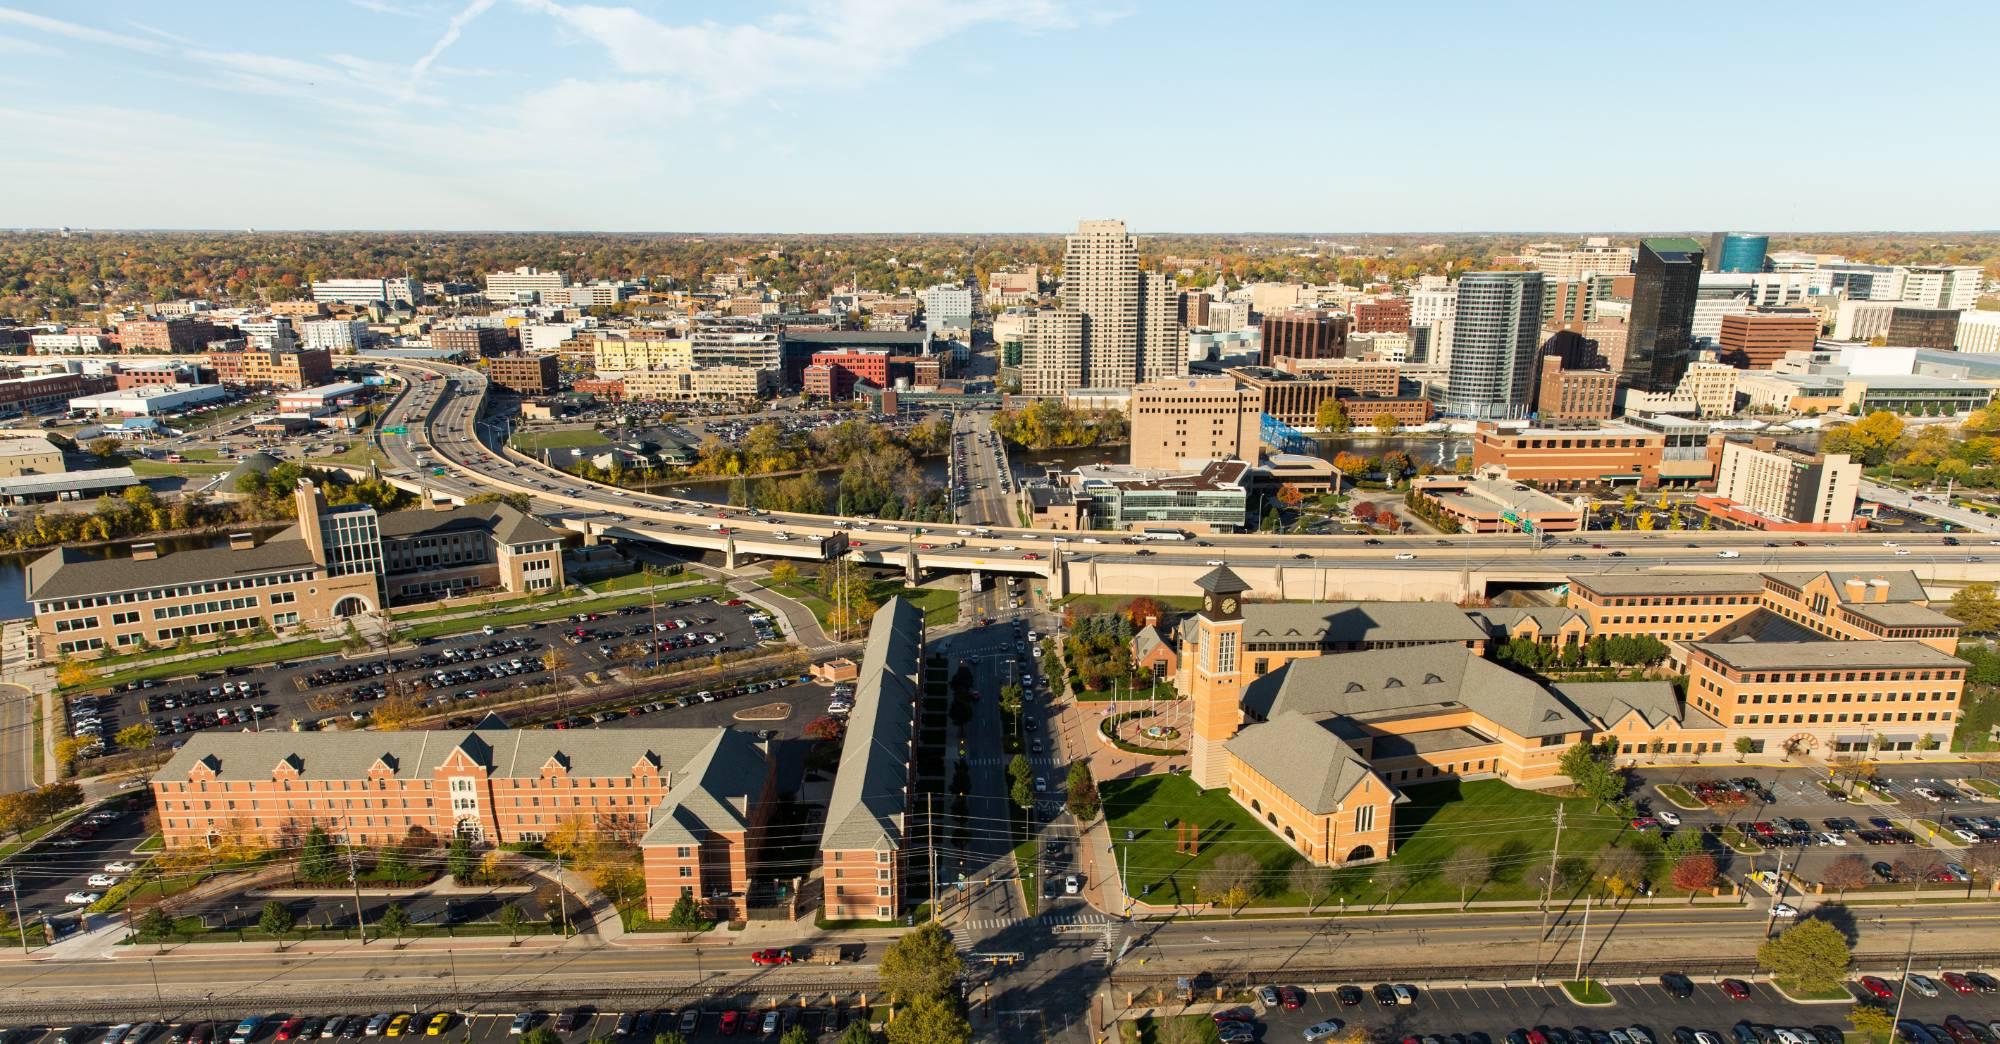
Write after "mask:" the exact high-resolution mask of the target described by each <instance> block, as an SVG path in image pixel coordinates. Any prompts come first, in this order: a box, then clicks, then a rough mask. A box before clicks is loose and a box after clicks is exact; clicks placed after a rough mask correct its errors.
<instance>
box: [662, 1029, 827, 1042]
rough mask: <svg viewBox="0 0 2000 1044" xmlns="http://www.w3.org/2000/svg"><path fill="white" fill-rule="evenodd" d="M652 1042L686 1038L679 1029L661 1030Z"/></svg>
mask: <svg viewBox="0 0 2000 1044" xmlns="http://www.w3.org/2000/svg"><path fill="white" fill-rule="evenodd" d="M795 1028H796V1027H795ZM653 1044H688V1039H687V1038H686V1037H683V1036H681V1031H679V1030H663V1031H661V1032H659V1033H655V1034H653Z"/></svg>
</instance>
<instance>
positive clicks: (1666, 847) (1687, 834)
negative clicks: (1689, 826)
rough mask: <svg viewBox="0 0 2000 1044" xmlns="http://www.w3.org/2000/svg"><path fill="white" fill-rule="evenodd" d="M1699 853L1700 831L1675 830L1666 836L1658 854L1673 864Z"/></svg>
mask: <svg viewBox="0 0 2000 1044" xmlns="http://www.w3.org/2000/svg"><path fill="white" fill-rule="evenodd" d="M1700 851H1701V831H1699V830H1676V831H1674V832H1673V833H1671V834H1669V835H1667V838H1666V843H1665V844H1663V845H1661V846H1660V852H1661V854H1662V855H1665V856H1666V857H1667V858H1668V859H1670V860H1672V861H1673V862H1675V863H1678V862H1680V861H1681V860H1683V859H1686V858H1687V857H1688V856H1691V855H1694V854H1695V853H1697V852H1700Z"/></svg>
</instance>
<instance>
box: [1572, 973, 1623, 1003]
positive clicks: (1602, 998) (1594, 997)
mask: <svg viewBox="0 0 2000 1044" xmlns="http://www.w3.org/2000/svg"><path fill="white" fill-rule="evenodd" d="M1563 992H1564V993H1567V994H1569V999H1570V1000H1573V1001H1575V1002H1577V1003H1578V1004H1610V1003H1611V991H1610V990H1607V989H1605V988H1604V984H1603V983H1600V982H1598V981H1597V980H1596V979H1582V980H1578V979H1564V980H1563Z"/></svg>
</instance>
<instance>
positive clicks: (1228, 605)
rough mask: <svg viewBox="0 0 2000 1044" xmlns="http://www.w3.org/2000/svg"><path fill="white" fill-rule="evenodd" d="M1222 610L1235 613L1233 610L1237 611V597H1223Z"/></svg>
mask: <svg viewBox="0 0 2000 1044" xmlns="http://www.w3.org/2000/svg"><path fill="white" fill-rule="evenodd" d="M1222 611H1223V612H1225V613H1233V612H1235V611H1236V599H1234V598H1225V599H1223V600H1222Z"/></svg>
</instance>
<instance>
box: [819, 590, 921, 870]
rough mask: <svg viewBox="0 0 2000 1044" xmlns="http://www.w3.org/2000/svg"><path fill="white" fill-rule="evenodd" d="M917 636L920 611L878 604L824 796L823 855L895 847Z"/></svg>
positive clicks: (917, 668)
mask: <svg viewBox="0 0 2000 1044" xmlns="http://www.w3.org/2000/svg"><path fill="white" fill-rule="evenodd" d="M923 639H924V613H923V610H921V609H919V608H917V607H916V606H915V605H914V604H912V603H910V602H909V601H907V600H905V599H902V598H891V599H889V601H888V602H886V603H884V604H883V606H882V608H881V609H879V610H877V611H876V613H875V619H874V620H873V621H872V622H871V623H870V624H869V626H868V645H867V646H866V649H865V651H864V652H863V654H862V656H861V676H860V677H859V678H857V679H855V683H854V710H853V711H852V712H850V713H849V714H848V717H847V739H846V741H845V742H843V743H842V745H841V748H840V767H839V769H838V770H837V771H836V772H835V774H834V777H833V792H832V794H831V795H829V796H828V798H827V806H826V828H825V829H824V830H823V831H821V833H820V848H821V849H822V850H824V849H857V848H873V849H893V848H895V847H896V846H897V845H899V844H901V843H902V838H903V815H904V813H905V812H906V811H907V806H908V803H909V798H908V793H907V790H908V787H909V783H910V762H909V758H910V739H911V736H912V730H913V729H914V727H915V714H916V703H917V697H918V694H919V686H920V685H921V684H922V679H921V676H920V672H921V671H922V669H923V664H922V663H921V662H919V661H920V660H921V658H922V655H923Z"/></svg>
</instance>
